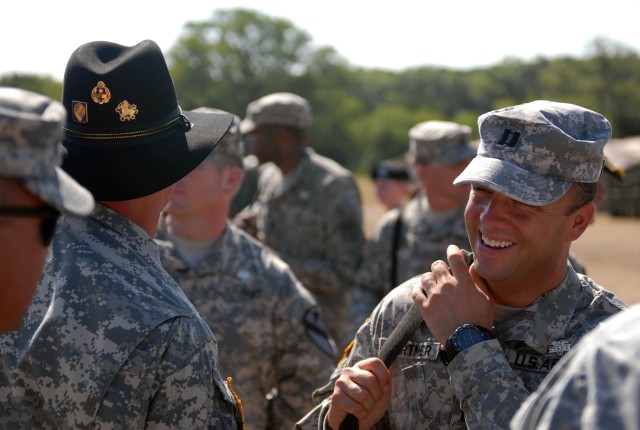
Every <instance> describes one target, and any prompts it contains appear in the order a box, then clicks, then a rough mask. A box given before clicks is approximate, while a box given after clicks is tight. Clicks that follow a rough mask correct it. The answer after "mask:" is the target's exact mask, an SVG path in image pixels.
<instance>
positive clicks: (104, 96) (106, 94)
mask: <svg viewBox="0 0 640 430" xmlns="http://www.w3.org/2000/svg"><path fill="white" fill-rule="evenodd" d="M91 100H93V101H94V102H96V103H98V104H99V105H103V104H105V103H109V100H111V91H109V88H107V86H106V85H105V84H104V82H102V81H98V85H96V86H95V87H93V90H91Z"/></svg>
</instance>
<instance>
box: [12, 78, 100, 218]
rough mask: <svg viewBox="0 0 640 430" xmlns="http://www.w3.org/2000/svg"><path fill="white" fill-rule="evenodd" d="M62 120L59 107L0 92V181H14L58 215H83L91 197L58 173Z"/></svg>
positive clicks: (23, 93)
mask: <svg viewBox="0 0 640 430" xmlns="http://www.w3.org/2000/svg"><path fill="white" fill-rule="evenodd" d="M65 116H66V113H65V110H64V108H63V107H62V105H61V104H60V103H58V102H56V101H54V100H51V99H49V98H48V97H45V96H43V95H41V94H37V93H33V92H31V91H25V90H21V89H17V88H6V87H0V175H1V176H4V177H9V178H16V179H20V180H21V181H22V183H23V184H24V185H25V187H27V188H28V189H29V190H30V191H31V192H33V193H34V194H35V195H36V196H38V197H39V198H40V199H41V200H42V201H43V202H45V203H47V204H48V205H50V206H52V207H54V208H56V209H57V210H59V211H61V212H66V213H70V214H73V215H88V214H89V213H90V212H91V211H92V210H93V206H94V201H93V197H92V196H91V193H90V192H89V191H87V190H86V189H84V188H83V187H82V186H80V185H79V184H78V183H77V182H76V181H75V180H74V179H72V178H71V177H70V176H69V175H67V174H66V173H65V172H64V171H63V170H62V169H60V167H59V165H60V162H61V160H62V155H61V153H60V148H61V147H60V145H59V143H60V141H61V140H62V124H63V122H64V119H65Z"/></svg>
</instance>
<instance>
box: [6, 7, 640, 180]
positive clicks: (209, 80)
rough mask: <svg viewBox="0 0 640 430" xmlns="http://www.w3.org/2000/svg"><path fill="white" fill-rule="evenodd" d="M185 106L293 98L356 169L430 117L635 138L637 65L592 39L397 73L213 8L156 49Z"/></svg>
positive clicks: (320, 136) (394, 148)
mask: <svg viewBox="0 0 640 430" xmlns="http://www.w3.org/2000/svg"><path fill="white" fill-rule="evenodd" d="M166 58H167V62H168V63H169V66H170V69H171V74H172V76H173V79H174V83H175V86H176V91H177V93H178V96H179V101H180V104H181V106H182V107H183V108H184V109H187V110H188V109H193V108H196V107H199V106H210V107H216V108H220V109H224V110H227V111H229V112H232V113H234V114H236V115H239V116H240V117H242V116H244V113H245V109H246V106H247V104H248V103H249V102H251V101H252V100H255V99H256V98H258V97H261V96H263V95H265V94H268V93H271V92H275V91H289V92H293V93H297V94H299V95H301V96H303V97H305V98H307V99H308V100H309V102H310V103H311V106H312V108H313V110H314V125H313V133H312V139H313V145H314V147H315V148H316V151H318V152H319V153H321V154H324V155H327V156H329V157H331V158H333V159H335V160H337V161H338V162H340V163H342V164H343V165H345V166H346V167H348V168H350V169H352V170H356V171H359V172H366V171H368V170H369V168H370V166H371V165H372V164H373V163H374V162H375V161H377V160H379V159H381V158H387V157H393V156H397V155H399V154H401V153H403V152H405V151H406V150H407V149H408V136H407V132H408V130H409V129H410V128H411V127H412V126H413V125H415V124H417V123H419V122H422V121H427V120H431V119H439V120H451V121H456V122H460V123H463V124H467V125H470V126H471V127H472V128H473V130H474V139H477V137H478V136H477V123H476V121H477V117H478V116H479V115H480V114H482V113H484V112H487V111H489V110H493V109H497V108H501V107H505V106H509V105H514V104H518V103H524V102H528V101H532V100H536V99H547V100H555V101H561V102H569V103H576V104H579V105H582V106H584V107H587V108H590V109H593V110H595V111H597V112H600V113H602V114H603V115H605V116H606V117H607V118H608V119H609V121H610V122H611V123H612V125H613V130H614V137H625V136H632V135H640V58H639V56H638V53H637V52H635V51H633V50H631V49H629V48H627V47H625V46H623V45H621V44H619V43H616V42H614V41H611V40H608V39H604V38H597V39H594V40H593V41H592V42H591V44H590V46H589V49H588V52H587V55H586V56H585V58H572V57H560V58H554V59H549V58H544V57H538V58H535V59H534V60H532V61H529V62H524V61H522V60H519V59H515V58H506V59H505V60H503V61H502V62H500V63H499V64H496V65H494V66H491V67H485V68H478V69H473V70H466V71H455V70H449V69H446V68H441V67H430V66H425V67H416V68H410V69H406V70H404V71H401V72H391V71H385V70H378V69H364V68H358V67H353V66H351V65H350V64H349V63H348V61H347V60H346V59H345V58H343V57H342V56H340V55H339V53H338V52H336V51H335V49H333V48H332V47H328V46H315V45H314V44H313V43H312V39H311V37H310V35H309V34H308V33H307V32H305V31H304V30H302V29H300V28H297V27H296V26H295V25H294V24H293V23H292V22H290V21H288V20H286V19H282V18H277V17H271V16H268V15H264V14H262V13H260V12H257V11H252V10H247V9H227V10H218V11H216V12H215V13H214V14H213V15H212V16H211V18H210V19H207V20H204V21H198V22H188V23H186V24H185V26H184V27H183V31H182V33H181V34H180V36H179V38H178V39H177V41H176V43H175V44H174V46H173V47H172V48H171V49H170V50H169V52H167V53H166ZM0 85H5V86H7V85H8V86H17V87H22V88H27V89H32V90H35V91H39V92H42V93H44V94H47V95H49V96H51V97H53V98H56V99H59V98H60V94H61V93H62V84H61V83H59V82H55V80H53V79H51V78H49V77H38V76H34V75H16V74H13V75H8V76H0Z"/></svg>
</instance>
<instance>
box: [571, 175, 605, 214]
mask: <svg viewBox="0 0 640 430" xmlns="http://www.w3.org/2000/svg"><path fill="white" fill-rule="evenodd" d="M597 192H598V184H597V183H596V182H574V183H573V185H571V188H569V191H567V193H570V194H571V197H573V199H572V200H573V203H572V204H571V206H569V209H568V210H567V212H566V215H571V214H572V213H574V212H575V211H576V210H578V209H580V208H581V207H582V206H584V205H586V204H587V203H589V202H592V201H593V198H594V197H595V196H596V193H597Z"/></svg>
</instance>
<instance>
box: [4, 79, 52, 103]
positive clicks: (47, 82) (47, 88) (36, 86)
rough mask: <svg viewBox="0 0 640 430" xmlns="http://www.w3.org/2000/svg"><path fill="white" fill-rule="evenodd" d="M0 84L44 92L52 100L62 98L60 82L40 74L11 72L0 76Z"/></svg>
mask: <svg viewBox="0 0 640 430" xmlns="http://www.w3.org/2000/svg"><path fill="white" fill-rule="evenodd" d="M0 86H3V87H13V88H22V89H23V90H29V91H33V92H36V93H40V94H44V95H45V96H48V97H50V98H52V99H54V100H61V99H62V82H59V81H57V80H55V79H54V78H52V77H50V76H41V75H36V74H33V73H11V74H8V75H3V76H0Z"/></svg>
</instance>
